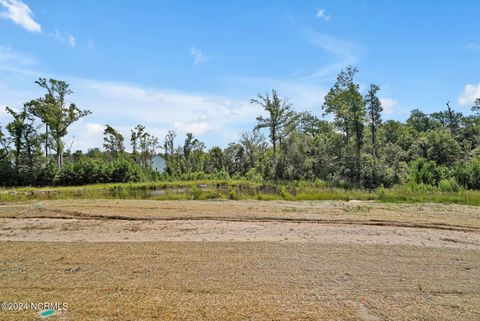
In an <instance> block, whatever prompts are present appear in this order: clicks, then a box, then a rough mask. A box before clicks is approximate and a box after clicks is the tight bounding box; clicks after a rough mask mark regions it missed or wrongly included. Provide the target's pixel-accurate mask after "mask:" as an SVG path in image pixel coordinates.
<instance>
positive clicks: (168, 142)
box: [163, 130, 180, 175]
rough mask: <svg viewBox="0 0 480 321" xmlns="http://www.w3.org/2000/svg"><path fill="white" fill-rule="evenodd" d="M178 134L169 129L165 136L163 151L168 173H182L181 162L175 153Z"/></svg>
mask: <svg viewBox="0 0 480 321" xmlns="http://www.w3.org/2000/svg"><path fill="white" fill-rule="evenodd" d="M176 136H177V134H176V133H175V131H173V130H169V131H168V133H167V135H166V136H165V142H164V144H163V151H164V154H163V156H164V158H165V165H166V169H165V170H166V172H167V173H168V175H178V174H179V173H180V170H179V167H178V165H179V162H178V159H177V157H176V155H175V146H174V144H175V137H176Z"/></svg>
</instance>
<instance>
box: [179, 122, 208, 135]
mask: <svg viewBox="0 0 480 321" xmlns="http://www.w3.org/2000/svg"><path fill="white" fill-rule="evenodd" d="M173 127H174V129H175V131H177V132H180V133H192V134H194V135H203V134H207V133H209V132H212V131H213V130H215V125H214V124H212V123H210V122H189V123H184V122H175V124H174V125H173Z"/></svg>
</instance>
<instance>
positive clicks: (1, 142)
mask: <svg viewBox="0 0 480 321" xmlns="http://www.w3.org/2000/svg"><path fill="white" fill-rule="evenodd" d="M8 149H9V148H8V142H7V138H6V137H5V135H4V134H3V131H2V126H0V161H3V160H4V159H6V158H7V156H8Z"/></svg>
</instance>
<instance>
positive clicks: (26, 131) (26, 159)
mask: <svg viewBox="0 0 480 321" xmlns="http://www.w3.org/2000/svg"><path fill="white" fill-rule="evenodd" d="M6 111H7V113H8V114H10V115H11V116H12V118H13V120H12V121H11V122H10V123H8V125H7V130H8V132H9V134H10V137H11V138H12V140H13V143H14V147H15V148H14V150H13V152H14V160H15V171H16V173H17V174H19V173H20V171H23V172H29V173H30V174H28V175H30V176H31V175H32V174H33V171H34V167H35V166H36V163H39V160H40V154H41V151H40V138H39V135H38V133H37V129H36V127H35V125H34V120H33V116H32V115H31V114H30V113H29V112H28V109H27V107H26V106H24V108H23V110H22V111H19V112H16V111H14V110H13V109H11V108H10V107H6Z"/></svg>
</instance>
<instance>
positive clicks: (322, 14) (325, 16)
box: [316, 9, 331, 21]
mask: <svg viewBox="0 0 480 321" xmlns="http://www.w3.org/2000/svg"><path fill="white" fill-rule="evenodd" d="M316 16H317V18H321V19H323V20H325V21H329V20H330V18H331V17H330V15H328V14H327V12H326V11H325V9H317V15H316Z"/></svg>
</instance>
